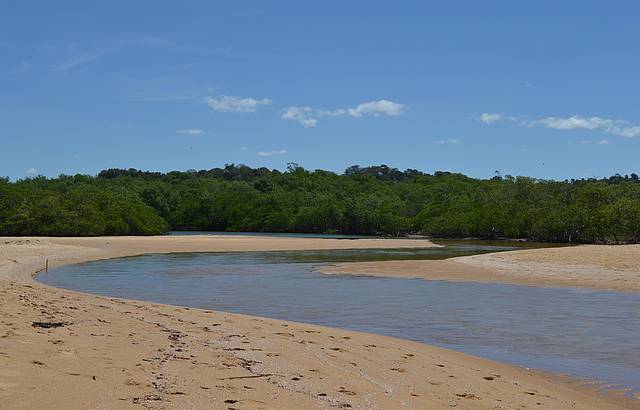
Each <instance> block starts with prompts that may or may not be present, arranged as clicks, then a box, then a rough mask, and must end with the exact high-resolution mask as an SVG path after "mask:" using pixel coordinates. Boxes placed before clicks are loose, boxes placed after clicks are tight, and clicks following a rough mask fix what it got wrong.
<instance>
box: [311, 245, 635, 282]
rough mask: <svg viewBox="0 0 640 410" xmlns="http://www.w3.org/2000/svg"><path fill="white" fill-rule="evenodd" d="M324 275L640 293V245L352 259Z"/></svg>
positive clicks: (325, 268) (326, 271) (586, 246)
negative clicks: (432, 257) (429, 257)
mask: <svg viewBox="0 0 640 410" xmlns="http://www.w3.org/2000/svg"><path fill="white" fill-rule="evenodd" d="M321 271H322V272H324V273H334V274H335V273H339V274H355V275H364V274H367V275H373V276H390V277H407V278H422V279H431V280H449V281H478V282H497V283H509V284H515V285H531V286H557V287H579V288H590V289H602V290H618V291H626V292H639V291H640V245H618V246H605V245H582V246H572V247H562V248H543V249H526V250H518V251H510V252H500V253H490V254H483V255H473V256H463V257H457V258H451V259H445V260H422V261H420V260H413V261H412V260H407V261H383V262H355V263H341V264H336V265H331V266H326V267H323V268H322V269H321Z"/></svg>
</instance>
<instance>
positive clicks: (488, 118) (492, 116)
mask: <svg viewBox="0 0 640 410" xmlns="http://www.w3.org/2000/svg"><path fill="white" fill-rule="evenodd" d="M501 118H502V114H499V113H489V112H485V113H482V114H480V117H479V118H478V119H479V120H480V121H482V122H484V123H485V124H492V123H494V122H496V121H498V120H500V119H501Z"/></svg>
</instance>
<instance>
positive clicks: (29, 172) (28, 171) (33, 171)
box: [24, 168, 38, 177]
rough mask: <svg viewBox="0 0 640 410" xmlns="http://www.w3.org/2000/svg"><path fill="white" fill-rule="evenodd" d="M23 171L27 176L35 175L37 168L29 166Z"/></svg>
mask: <svg viewBox="0 0 640 410" xmlns="http://www.w3.org/2000/svg"><path fill="white" fill-rule="evenodd" d="M24 173H25V174H27V176H30V177H35V176H36V175H38V170H37V169H35V168H29V169H28V170H26V171H25V172H24Z"/></svg>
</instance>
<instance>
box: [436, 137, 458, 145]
mask: <svg viewBox="0 0 640 410" xmlns="http://www.w3.org/2000/svg"><path fill="white" fill-rule="evenodd" d="M433 143H434V144H460V140H459V139H456V138H447V139H444V140H437V141H433Z"/></svg>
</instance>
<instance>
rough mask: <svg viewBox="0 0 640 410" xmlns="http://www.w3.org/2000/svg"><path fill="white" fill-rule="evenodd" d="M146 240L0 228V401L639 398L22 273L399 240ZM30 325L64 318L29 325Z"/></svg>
mask: <svg viewBox="0 0 640 410" xmlns="http://www.w3.org/2000/svg"><path fill="white" fill-rule="evenodd" d="M155 238H156V239H152V238H120V237H113V238H97V239H96V238H0V286H1V289H0V292H1V293H0V304H1V305H2V309H0V312H1V313H0V314H1V315H2V316H1V319H0V364H2V366H3V367H0V369H1V370H0V398H2V399H3V401H7V400H8V402H9V403H12V405H13V404H15V407H16V408H28V407H31V408H33V407H41V406H44V405H47V406H48V407H57V406H56V403H57V404H58V405H59V406H64V407H67V408H86V407H91V406H106V407H126V408H129V407H131V408H139V407H140V406H144V407H147V408H185V407H186V408H199V407H203V406H207V405H208V406H210V407H214V406H218V407H220V408H230V407H234V408H271V407H278V408H300V407H309V406H312V407H319V408H325V407H342V408H350V407H352V408H358V407H364V408H399V407H408V408H425V407H428V408H450V407H451V406H453V405H455V406H457V407H459V408H469V409H472V408H474V409H475V408H487V409H489V408H495V407H496V406H503V407H506V408H513V407H518V406H522V405H526V406H532V407H535V406H543V407H546V408H612V409H614V408H640V403H639V402H638V401H637V400H633V399H626V398H624V397H618V396H616V395H613V394H608V393H604V394H601V393H597V392H595V391H594V390H592V389H589V388H585V387H583V386H576V384H579V382H578V381H561V378H560V377H557V376H553V375H546V374H542V373H539V372H536V371H529V370H526V369H522V368H519V367H516V366H511V365H508V364H502V363H498V362H494V361H490V360H486V359H481V358H477V357H474V356H469V355H466V354H463V353H458V352H454V351H450V350H446V349H441V348H436V347H433V346H429V345H426V344H421V343H417V342H411V341H407V340H402V339H396V338H391V337H386V336H379V335H372V334H366V333H359V332H353V331H346V330H340V329H333V328H326V327H321V326H315V325H307V324H302V323H293V322H286V321H281V320H272V319H264V318H260V317H252V316H244V315H237V314H230V313H225V312H214V311H206V310H200V309H191V308H185V307H177V306H168V305H161V304H154V303H148V302H139V301H131V300H123V299H117V298H109V297H101V296H94V295H89V294H83V293H78V292H72V291H67V290H64V289H58V288H52V287H48V286H46V285H42V284H40V283H38V282H36V281H34V280H32V274H33V273H34V272H36V271H37V270H39V269H41V268H42V266H43V263H44V259H45V258H48V259H49V261H50V262H49V263H50V265H49V266H50V268H55V267H57V266H62V265H63V264H69V263H78V262H82V261H88V260H96V259H106V258H112V257H119V256H133V255H141V254H145V253H167V252H205V251H218V252H219V251H234V250H236V251H242V250H300V249H354V245H355V246H356V248H360V249H362V248H372V247H379V248H389V247H398V246H397V245H398V243H399V242H398V241H402V240H396V239H390V240H378V239H375V240H371V241H375V242H372V243H358V244H354V243H357V242H360V241H366V240H359V241H346V242H347V243H345V241H342V240H336V241H339V242H340V244H339V245H340V246H338V244H334V243H330V242H325V241H331V240H328V239H320V240H319V241H322V242H324V243H321V244H319V243H317V241H318V240H317V239H309V240H301V239H300V238H285V239H280V238H278V240H274V238H266V239H265V238H264V237H242V238H241V240H232V241H229V237H228V236H226V237H224V238H219V237H212V236H207V237H206V238H202V237H199V238H197V239H188V238H184V237H174V238H178V239H171V240H168V241H167V240H165V239H167V238H170V237H160V238H158V237H155ZM190 238H193V236H191V237H190ZM247 238H248V239H247ZM388 241H393V246H390V244H389V243H388ZM7 242H8V243H7ZM411 242H413V246H418V244H416V241H415V240H411ZM419 242H422V241H419ZM424 246H432V245H430V243H428V242H427V241H425V243H422V244H420V247H424ZM318 247H319V248H318ZM401 247H404V246H401ZM248 248H251V249H248ZM35 321H44V322H54V321H59V322H62V323H63V325H62V326H61V327H59V328H52V329H40V328H34V327H32V325H31V323H32V322H35ZM36 387H37V388H36ZM72 393H73V394H72Z"/></svg>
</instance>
